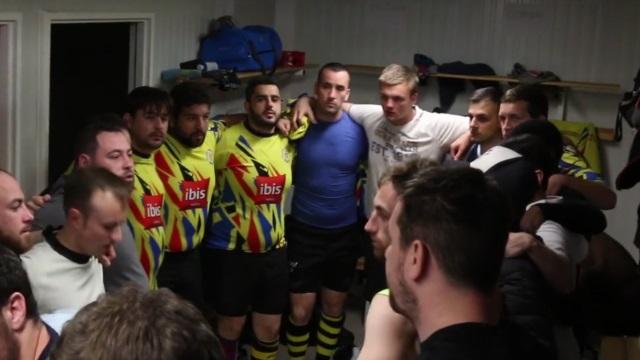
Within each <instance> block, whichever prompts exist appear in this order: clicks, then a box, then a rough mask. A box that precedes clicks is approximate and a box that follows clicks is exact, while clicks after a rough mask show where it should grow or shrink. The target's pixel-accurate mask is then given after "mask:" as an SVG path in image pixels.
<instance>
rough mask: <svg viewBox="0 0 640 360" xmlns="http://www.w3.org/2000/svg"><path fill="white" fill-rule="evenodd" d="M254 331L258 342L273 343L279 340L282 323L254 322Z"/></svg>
mask: <svg viewBox="0 0 640 360" xmlns="http://www.w3.org/2000/svg"><path fill="white" fill-rule="evenodd" d="M253 327H254V328H253V330H254V332H255V334H256V337H257V338H258V340H260V341H263V342H271V341H274V340H276V339H278V337H279V335H280V322H279V321H269V322H254V324H253Z"/></svg>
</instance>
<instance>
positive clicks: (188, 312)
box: [51, 286, 223, 360]
mask: <svg viewBox="0 0 640 360" xmlns="http://www.w3.org/2000/svg"><path fill="white" fill-rule="evenodd" d="M222 358H223V356H222V351H221V348H220V343H219V342H218V338H217V337H216V336H215V334H214V333H213V331H212V330H211V327H210V326H209V324H208V323H207V321H206V320H205V318H204V316H203V315H202V314H201V313H200V312H199V311H198V309H196V308H195V307H194V306H193V305H192V304H191V303H189V302H188V301H186V300H183V299H181V298H180V297H178V296H177V295H175V294H174V293H173V292H171V291H170V290H168V289H164V288H163V289H159V290H142V289H138V288H136V287H133V286H127V287H124V288H122V289H120V290H118V291H117V292H115V293H112V294H106V295H103V296H102V297H100V298H99V299H98V300H97V301H95V302H93V303H91V304H89V305H87V306H85V307H84V308H82V309H81V310H80V311H79V312H78V313H77V314H76V315H75V317H74V318H73V319H72V320H70V321H69V322H68V323H67V324H66V325H65V326H64V328H63V329H62V333H61V334H60V339H59V340H58V345H57V347H56V349H55V350H54V352H53V353H52V354H51V359H52V360H67V359H69V360H71V359H73V360H76V359H77V360H85V359H86V360H88V359H96V360H107V359H109V360H110V359H131V360H142V359H154V360H165V359H166V360H173V359H190V360H209V359H211V360H213V359H222Z"/></svg>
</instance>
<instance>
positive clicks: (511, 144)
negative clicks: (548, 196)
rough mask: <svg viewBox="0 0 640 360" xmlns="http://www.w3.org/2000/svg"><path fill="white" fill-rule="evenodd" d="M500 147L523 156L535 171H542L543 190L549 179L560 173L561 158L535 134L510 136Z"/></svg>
mask: <svg viewBox="0 0 640 360" xmlns="http://www.w3.org/2000/svg"><path fill="white" fill-rule="evenodd" d="M551 126H553V125H551ZM500 145H501V146H503V147H506V148H508V149H511V150H513V151H515V152H517V153H518V154H520V155H522V157H523V158H524V159H526V160H527V161H528V162H529V163H530V164H531V165H532V166H533V168H534V169H536V170H542V173H543V174H544V176H543V179H542V184H541V185H542V187H543V188H546V187H547V181H548V180H549V177H550V176H551V175H553V174H555V173H557V172H558V161H559V160H560V158H559V157H556V156H554V150H553V149H551V147H550V146H548V144H547V143H546V142H545V140H544V139H543V138H541V137H539V136H536V135H533V134H519V135H516V136H510V137H509V138H508V139H506V140H505V141H504V142H503V143H502V144H500Z"/></svg>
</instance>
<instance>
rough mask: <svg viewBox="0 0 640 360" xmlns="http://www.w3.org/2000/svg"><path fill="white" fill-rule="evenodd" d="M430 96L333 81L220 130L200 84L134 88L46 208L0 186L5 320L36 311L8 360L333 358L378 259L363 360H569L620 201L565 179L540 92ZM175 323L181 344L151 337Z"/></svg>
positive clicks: (334, 77)
mask: <svg viewBox="0 0 640 360" xmlns="http://www.w3.org/2000/svg"><path fill="white" fill-rule="evenodd" d="M417 86H418V79H417V76H416V73H415V71H414V70H412V69H410V68H408V67H405V66H401V65H395V64H394V65H389V66H388V67H386V68H385V69H384V70H383V72H382V74H381V76H380V78H379V92H380V101H381V104H380V105H358V104H351V103H349V102H348V100H349V97H350V76H349V72H348V69H347V68H346V67H345V66H344V65H341V64H339V63H328V64H326V65H324V66H323V67H322V68H321V69H320V70H319V72H318V77H317V81H316V83H315V87H314V94H313V96H306V95H303V96H301V97H299V98H298V99H296V101H295V102H293V103H292V104H291V106H290V109H288V110H287V109H284V106H285V104H284V102H283V98H282V95H281V94H280V90H279V87H278V85H277V84H276V83H275V82H274V81H273V80H271V79H270V78H268V77H260V78H257V79H254V80H252V81H250V82H249V84H248V85H247V87H246V91H245V103H244V106H245V110H246V115H235V116H223V117H220V118H217V117H216V118H214V119H211V115H210V114H211V112H212V105H213V102H212V99H211V97H210V94H209V91H208V89H207V88H206V87H204V86H203V85H202V84H199V83H196V82H184V83H180V84H178V85H176V86H175V87H174V88H173V89H172V90H171V91H170V93H167V92H165V91H164V90H161V89H157V88H151V87H138V88H136V89H134V90H133V91H131V92H130V93H129V94H128V96H127V104H126V105H127V108H126V110H125V112H124V114H123V115H122V116H118V115H115V114H101V115H98V116H95V117H94V118H92V119H91V121H89V122H88V123H87V125H86V127H85V128H83V129H82V130H81V131H80V133H79V135H78V140H77V142H76V143H75V159H74V162H73V164H72V166H71V167H70V168H69V170H68V171H67V172H66V173H65V174H64V175H63V176H61V177H60V178H59V179H58V181H56V182H55V183H54V184H52V185H51V186H50V187H49V188H48V189H47V191H46V192H45V193H43V195H40V196H34V197H33V198H32V199H31V200H30V201H26V200H25V199H24V195H23V194H22V191H21V190H20V188H19V185H18V184H17V182H16V180H15V179H14V178H13V177H12V176H11V175H10V174H9V173H7V172H4V171H0V199H2V200H3V201H4V200H5V199H6V200H7V204H10V206H9V205H7V209H9V210H6V211H10V213H11V216H12V218H10V220H11V221H9V220H5V219H3V218H2V217H5V216H6V215H3V214H2V213H0V243H1V244H2V245H4V246H6V247H8V248H10V249H11V250H12V251H4V250H3V251H2V252H0V257H1V258H2V259H0V287H2V286H5V287H6V289H0V290H1V291H0V296H6V299H5V298H2V297H0V306H2V307H3V308H2V309H3V310H4V309H5V308H6V307H7V306H9V308H11V304H12V302H11V301H9V300H8V299H11V296H12V294H14V293H21V294H23V298H24V299H25V303H26V305H25V307H26V308H30V309H31V310H30V314H31V315H30V316H29V317H27V318H28V319H30V320H29V321H31V322H27V323H28V324H31V325H29V327H26V328H27V329H34V330H32V331H20V332H19V331H18V330H15V329H13V328H12V327H11V326H8V325H7V326H5V327H7V329H8V331H9V333H11V331H14V332H16V334H18V335H16V338H17V339H19V340H18V341H13V342H12V341H7V342H6V346H4V347H5V348H6V349H8V350H7V358H11V357H10V355H11V351H10V350H11V349H14V350H15V351H14V352H15V354H24V353H25V351H31V349H33V346H34V345H33V344H35V350H34V351H35V354H34V356H36V358H46V357H47V356H50V357H51V358H52V359H78V358H86V359H88V358H104V359H107V358H132V359H133V358H136V359H137V358H145V356H147V358H149V357H148V356H152V357H153V358H158V359H160V358H163V359H164V358H166V359H171V358H191V359H212V358H223V359H228V360H234V359H238V358H240V357H241V356H243V355H242V354H241V349H242V345H243V344H245V343H248V344H249V345H250V347H249V356H250V358H252V359H275V358H276V355H277V353H278V348H279V346H280V343H281V342H283V343H286V346H287V348H288V356H289V358H291V359H304V358H305V356H306V354H307V349H308V347H309V344H310V342H311V340H312V339H315V345H316V350H315V354H316V358H317V359H329V358H331V357H332V356H333V355H334V352H335V351H336V348H337V346H338V339H339V337H340V334H341V332H343V328H344V320H345V306H346V303H347V298H348V291H349V289H350V287H351V285H352V282H353V279H354V278H355V275H356V263H357V261H358V258H360V257H362V256H364V258H365V268H366V270H365V275H366V281H367V287H368V290H369V294H370V296H369V299H368V300H371V306H370V308H369V313H368V316H367V320H366V323H365V342H364V345H363V348H362V350H361V352H360V358H362V359H392V358H398V359H400V358H403V359H405V358H415V357H418V356H420V357H421V358H425V359H426V358H429V359H439V358H452V359H454V358H455V359H471V358H481V359H510V358H547V359H553V358H561V359H565V358H566V359H568V358H572V357H567V355H566V353H565V354H563V350H562V349H561V348H562V346H560V345H561V344H566V343H571V341H570V339H569V340H567V337H570V335H569V334H568V333H567V329H566V328H565V327H563V325H562V324H560V323H559V322H557V321H556V320H557V319H556V318H555V314H550V313H549V312H548V311H547V309H548V308H549V307H550V302H551V301H552V300H550V298H552V297H553V296H550V294H552V295H555V294H566V293H569V292H570V291H572V289H573V287H574V279H575V269H576V264H577V263H578V262H580V261H581V260H582V259H584V257H585V256H586V252H587V249H588V242H587V241H586V238H588V236H590V235H591V234H593V233H596V232H599V231H602V229H599V228H598V226H597V224H599V222H603V220H602V218H603V217H602V213H601V211H600V209H602V208H605V209H606V208H611V207H613V206H614V204H615V195H614V194H613V192H611V190H609V189H608V188H606V186H604V185H603V183H602V181H601V179H600V178H599V175H598V174H596V173H595V172H593V171H591V170H590V169H588V168H587V167H586V166H585V164H583V163H580V162H579V161H571V162H570V163H569V162H567V161H564V162H563V161H561V159H563V160H564V159H566V158H567V157H568V156H574V157H575V154H568V152H570V150H571V147H570V146H569V145H568V144H566V143H564V142H563V139H562V136H561V135H560V134H559V132H558V131H557V130H556V129H555V127H554V126H553V125H551V124H550V123H549V122H547V121H545V120H546V117H547V108H548V104H547V102H546V98H545V97H544V94H541V93H539V92H538V90H537V89H536V88H531V87H527V86H519V87H516V88H513V89H510V90H508V91H507V92H506V93H505V94H504V95H502V93H501V91H500V90H499V89H497V88H485V89H481V90H478V91H476V93H475V94H474V96H473V97H472V98H471V103H470V106H469V116H468V117H463V116H457V115H450V114H436V113H432V112H428V111H425V110H422V109H420V108H419V107H418V106H417V105H416V102H417V98H418V91H417ZM530 120H539V121H530ZM453 158H455V160H454V159H453ZM458 159H460V160H458ZM469 163H470V165H469ZM559 164H560V165H562V164H565V165H566V164H569V165H568V166H569V167H570V168H563V169H560V170H559V168H558V166H559ZM483 173H484V174H483ZM585 179H588V180H585ZM593 180H595V181H593ZM291 190H293V195H292V196H293V197H292V199H291V203H290V209H288V208H289V206H288V205H287V197H288V196H289V194H290V193H291ZM560 195H562V196H560ZM1 205H2V206H5V204H4V203H3V204H1ZM27 207H28V208H27ZM566 207H570V208H571V209H572V212H574V213H579V214H580V219H579V220H577V221H576V219H575V217H572V218H567V217H563V216H561V215H558V214H562V213H563V209H565V208H566ZM576 209H577V210H576ZM2 211H5V209H2ZM8 219H9V218H8ZM585 219H587V220H589V221H588V222H585V221H584V220H585ZM11 224H15V225H14V226H13V228H12V227H11ZM15 254H19V256H20V258H19V259H18V258H17V256H16V255H15ZM385 260H386V261H385ZM385 262H386V263H385ZM9 273H11V274H19V276H17V275H16V276H13V277H11V278H10V280H2V279H3V277H7V276H8V275H6V274H9ZM25 282H27V284H26V286H25V284H24V283H25ZM165 288H166V289H169V290H170V291H167V290H165ZM105 293H106V295H103V294H105ZM523 293H526V294H527V299H525V300H524V301H521V299H520V298H521V297H522V294H523ZM174 294H176V295H178V296H176V295H174ZM125 301H126V303H125ZM160 304H162V305H160ZM156 308H157V309H156ZM151 311H153V312H151ZM7 313H9V310H7ZM177 314H180V315H179V316H178V315H177ZM165 316H166V317H167V319H166V320H162V321H165V322H166V323H171V324H172V325H171V326H167V328H173V329H174V330H175V331H176V332H181V331H182V332H183V338H180V339H183V341H181V340H180V339H175V338H174V339H172V340H171V341H169V340H167V338H168V337H171V335H170V334H171V332H170V331H169V330H166V332H164V333H160V332H159V331H154V330H152V328H154V327H157V326H154V325H152V324H151V323H149V322H150V321H151V320H150V318H154V321H160V319H162V318H163V317H165ZM178 317H179V318H181V319H182V320H177V318H178ZM99 318H100V319H104V320H103V321H102V320H96V319H99ZM60 319H62V320H60ZM69 319H70V320H69ZM113 319H122V321H115V320H113ZM185 319H188V320H185ZM523 319H524V320H523ZM0 320H1V319H0ZM5 320H6V319H5ZM25 321H27V320H25ZM54 323H58V325H57V326H56V325H54ZM63 323H66V325H64V327H62V324H63ZM89 323H95V324H96V325H95V326H91V328H92V329H91V330H88V329H86V324H89ZM7 324H10V322H8V323H7ZM133 324H138V326H134V325H133ZM281 324H282V325H281ZM2 325H3V324H0V348H3V346H2V345H3V340H2V339H3V336H2V331H4V327H3V326H2ZM15 328H16V329H17V328H25V327H24V326H22V327H19V326H16V327H15ZM246 328H250V333H251V334H252V335H251V337H250V340H246V337H245V336H243V333H244V330H245V329H246ZM281 328H284V329H282V330H283V331H282V334H286V335H285V336H283V337H281V336H280V334H281ZM42 329H45V330H42ZM61 329H63V330H62V333H61V334H60V331H61ZM116 329H119V330H116ZM212 330H213V331H212ZM136 331H138V332H136ZM83 332H93V333H94V334H93V336H89V335H87V334H83ZM143 333H144V334H146V335H145V336H146V337H148V338H149V339H153V340H148V341H147V342H146V345H143V344H140V346H139V348H136V342H135V341H130V342H129V343H128V345H127V346H124V345H123V344H120V343H117V342H118V340H121V341H122V342H126V337H128V338H137V337H138V336H142V334H143ZM58 334H60V335H58ZM108 334H111V335H108ZM173 334H175V332H173ZM214 334H215V335H214ZM112 336H113V337H114V338H113V341H111V342H109V341H107V340H105V339H108V338H110V337H112ZM7 339H9V340H11V339H13V338H11V337H7ZM79 339H87V340H86V341H81V340H79ZM154 341H157V342H159V343H162V342H164V341H167V342H170V343H171V344H172V345H171V350H167V349H165V350H162V351H160V350H158V349H160V348H161V347H153V346H151V345H149V344H150V343H153V342H154ZM140 342H141V343H145V341H144V340H141V341H140ZM12 343H17V345H15V344H14V345H15V346H13V347H11V346H10V345H11V344H12ZM418 343H420V346H417V344H418ZM54 344H57V345H55V346H54ZM144 346H151V348H153V350H150V349H147V350H148V352H146V353H145V351H143V350H141V349H143V348H144ZM91 349H93V350H91ZM96 349H100V350H99V351H98V350H96ZM573 350H574V349H570V350H568V351H569V352H571V351H573ZM92 351H93V352H92ZM154 351H155V352H154ZM2 354H3V353H2V351H0V358H2V356H1V355H2ZM15 354H14V355H15ZM98 354H99V355H98ZM127 354H128V355H127ZM133 354H142V355H140V356H141V357H136V355H133ZM151 354H154V355H151ZM92 356H93V357H92Z"/></svg>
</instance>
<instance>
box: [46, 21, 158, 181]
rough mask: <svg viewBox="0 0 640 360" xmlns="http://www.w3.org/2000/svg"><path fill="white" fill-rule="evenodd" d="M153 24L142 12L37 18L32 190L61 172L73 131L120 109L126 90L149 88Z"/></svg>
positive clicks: (69, 152) (69, 155) (67, 160)
mask: <svg viewBox="0 0 640 360" xmlns="http://www.w3.org/2000/svg"><path fill="white" fill-rule="evenodd" d="M153 22H154V15H153V14H146V13H118V14H113V13H110V14H100V13H49V12H47V13H43V14H42V16H41V29H42V30H41V35H40V37H41V39H43V41H42V43H41V46H40V55H41V56H40V57H39V58H40V63H41V66H40V68H41V71H40V72H39V76H38V82H39V96H38V109H37V126H38V128H39V129H42V131H39V132H38V133H37V134H36V139H37V142H36V144H34V145H35V146H34V150H35V151H36V163H35V164H34V165H35V170H36V179H35V183H36V184H35V185H36V187H37V188H38V189H43V188H45V187H46V186H47V185H48V184H50V183H51V181H54V180H55V179H57V178H58V177H59V176H60V174H62V173H63V172H64V171H65V170H66V169H67V167H68V166H69V164H70V163H71V161H72V158H73V143H74V141H75V136H76V133H77V132H78V130H79V128H81V127H82V125H83V124H84V122H85V121H86V120H87V119H88V118H89V117H90V116H91V115H93V114H97V113H100V112H120V111H122V104H123V102H124V98H125V96H126V94H127V93H128V92H129V91H130V90H131V89H133V88H134V87H136V86H140V85H150V79H151V74H152V59H151V53H152V48H153V46H152V39H153Z"/></svg>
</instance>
